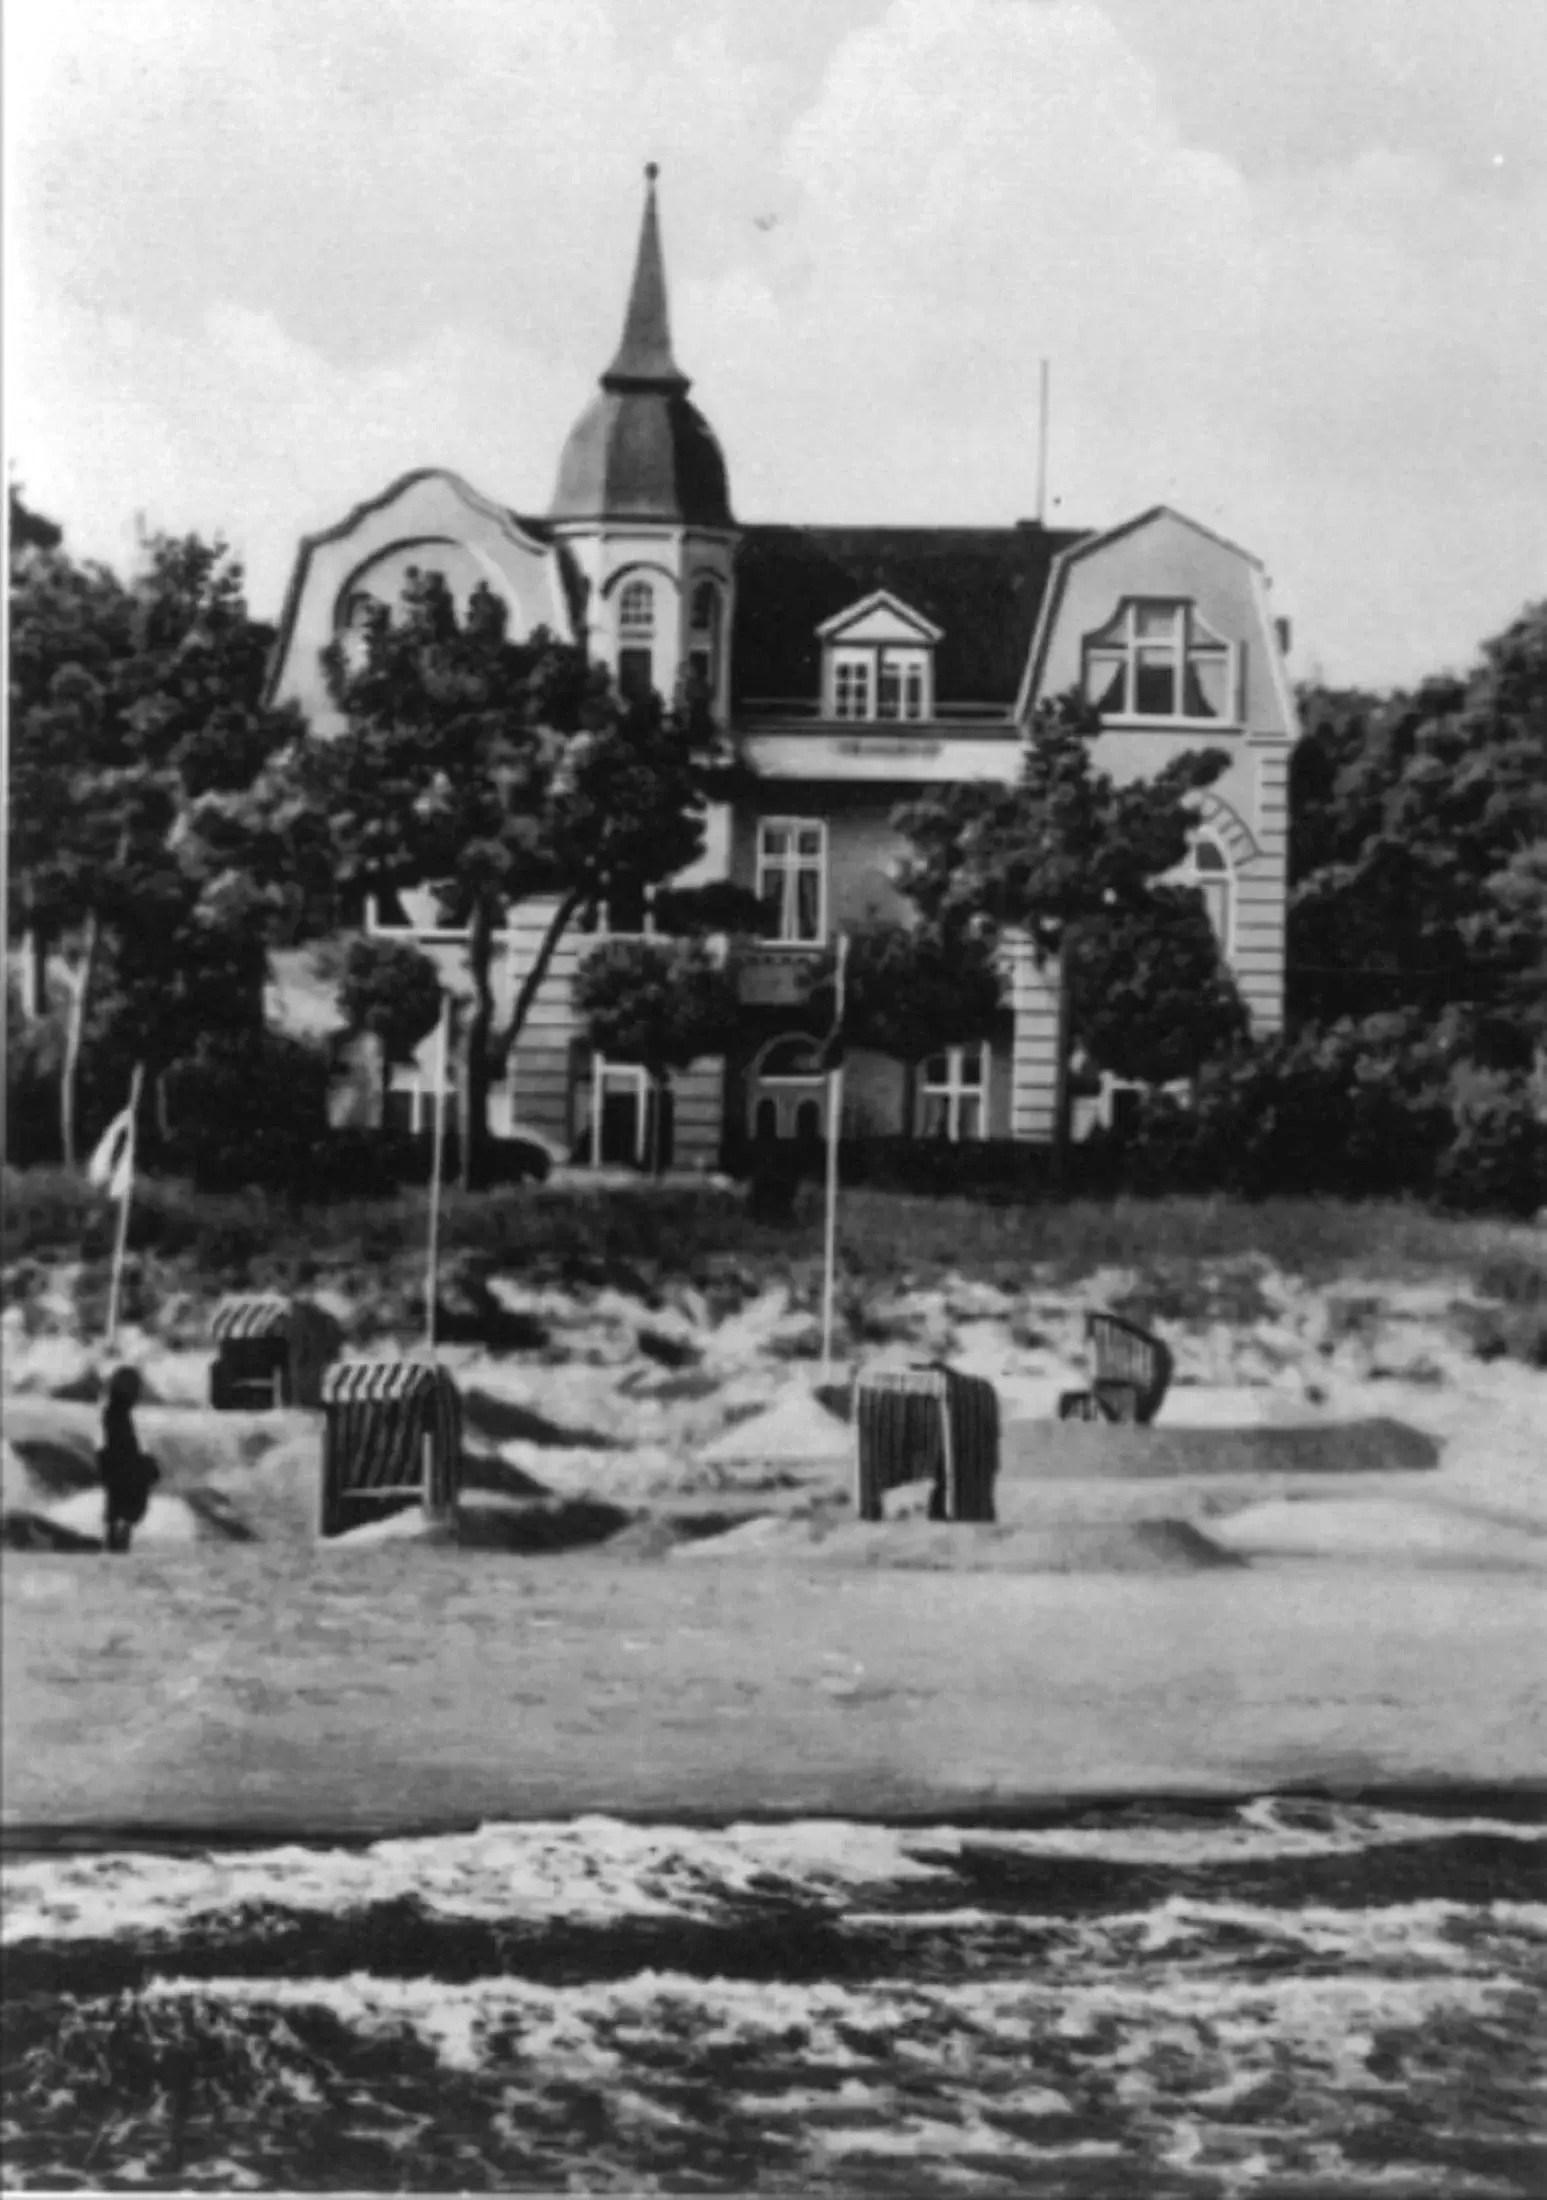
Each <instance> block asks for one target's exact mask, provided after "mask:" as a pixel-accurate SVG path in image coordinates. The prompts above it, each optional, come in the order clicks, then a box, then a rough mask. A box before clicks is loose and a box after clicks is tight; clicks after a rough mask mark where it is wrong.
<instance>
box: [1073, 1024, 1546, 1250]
mask: <svg viewBox="0 0 1547 2200" xmlns="http://www.w3.org/2000/svg"><path fill="white" fill-rule="evenodd" d="M1469 1044H1470V1040H1469V1036H1468V1034H1467V1032H1466V1031H1465V1030H1464V1029H1463V1028H1462V1027H1461V1025H1460V1023H1459V1021H1458V1020H1456V1019H1451V1020H1449V1021H1447V1020H1445V1019H1441V1020H1440V1021H1439V1022H1438V1023H1430V1022H1428V1021H1427V1020H1425V1019H1421V1018H1419V1017H1417V1016H1416V1015H1412V1014H1406V1015H1396V1016H1378V1017H1370V1018H1366V1019H1365V1020H1364V1021H1362V1022H1354V1021H1352V1020H1350V1021H1347V1022H1344V1023H1340V1024H1336V1025H1334V1026H1333V1027H1332V1028H1331V1029H1330V1030H1321V1031H1308V1032H1304V1033H1301V1034H1299V1035H1298V1036H1296V1037H1293V1038H1284V1039H1279V1040H1276V1041H1272V1042H1270V1043H1269V1044H1267V1045H1265V1046H1261V1047H1258V1048H1255V1049H1253V1050H1251V1051H1250V1052H1245V1053H1242V1054H1240V1055H1238V1056H1236V1057H1234V1058H1233V1059H1231V1060H1230V1061H1228V1062H1225V1063H1220V1064H1217V1065H1215V1066H1213V1067H1212V1068H1210V1069H1208V1070H1206V1071H1205V1072H1204V1074H1203V1075H1202V1077H1201V1078H1200V1079H1199V1081H1198V1085H1197V1088H1196V1092H1195V1095H1194V1099H1193V1103H1192V1105H1191V1106H1183V1105H1182V1104H1181V1103H1179V1102H1178V1101H1176V1100H1175V1099H1173V1098H1171V1097H1170V1096H1169V1095H1164V1094H1162V1095H1156V1096H1153V1097H1150V1098H1147V1099H1146V1100H1144V1101H1143V1102H1141V1104H1140V1105H1139V1107H1138V1108H1137V1110H1136V1111H1135V1112H1134V1114H1133V1115H1132V1117H1131V1118H1130V1119H1129V1121H1128V1122H1127V1123H1125V1124H1124V1126H1123V1127H1122V1129H1121V1130H1119V1131H1114V1132H1111V1133H1108V1134H1105V1135H1104V1136H1102V1137H1101V1138H1099V1139H1098V1140H1096V1141H1095V1142H1094V1143H1093V1145H1092V1148H1091V1150H1090V1152H1089V1153H1088V1155H1087V1156H1086V1157H1085V1160H1084V1174H1085V1180H1086V1183H1087V1185H1088V1187H1089V1188H1092V1189H1094V1188H1096V1186H1097V1184H1098V1183H1100V1184H1102V1185H1104V1186H1105V1188H1108V1189H1118V1188H1121V1189H1125V1190H1130V1191H1137V1192H1141V1193H1148V1194H1155V1193H1160V1192H1177V1191H1192V1192H1199V1191H1220V1192H1228V1193H1235V1194H1238V1195H1240V1196H1242V1197H1245V1198H1249V1199H1263V1198H1267V1197H1270V1196H1275V1195H1290V1196H1305V1195H1312V1196H1317V1195H1319V1196H1323V1197H1326V1196H1335V1197H1345V1198H1368V1197H1372V1196H1380V1197H1400V1196H1411V1197H1417V1198H1425V1199H1427V1198H1433V1199H1437V1200H1439V1201H1441V1202H1442V1203H1443V1204H1445V1205H1446V1206H1449V1207H1452V1208H1455V1209H1457V1210H1462V1211H1467V1212H1472V1213H1503V1214H1520V1215H1529V1214H1533V1213H1535V1212H1536V1210H1537V1209H1538V1208H1539V1207H1541V1206H1543V1205H1547V1124H1544V1123H1543V1122H1542V1121H1541V1120H1540V1119H1539V1114H1538V1110H1537V1105H1536V1102H1535V1100H1534V1098H1533V1094H1532V1090H1531V1086H1530V1082H1529V1080H1528V1078H1526V1077H1525V1076H1524V1075H1522V1074H1519V1073H1512V1072H1508V1071H1480V1070H1477V1069H1476V1068H1475V1067H1473V1065H1472V1062H1471V1058H1470V1056H1469V1054H1468V1053H1467V1051H1466V1050H1467V1048H1468V1046H1469Z"/></svg>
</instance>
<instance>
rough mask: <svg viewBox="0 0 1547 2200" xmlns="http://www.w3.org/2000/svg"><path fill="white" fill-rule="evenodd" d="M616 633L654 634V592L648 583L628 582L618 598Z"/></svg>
mask: <svg viewBox="0 0 1547 2200" xmlns="http://www.w3.org/2000/svg"><path fill="white" fill-rule="evenodd" d="M618 632H619V633H620V634H653V633H654V632H655V590H654V589H653V588H652V587H651V586H650V583H649V582H648V581H629V582H627V583H626V585H625V587H624V590H623V593H622V595H621V596H620V597H619V598H618Z"/></svg>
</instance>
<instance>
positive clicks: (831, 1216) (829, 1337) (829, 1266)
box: [822, 932, 849, 1384]
mask: <svg viewBox="0 0 1547 2200" xmlns="http://www.w3.org/2000/svg"><path fill="white" fill-rule="evenodd" d="M848 955H849V941H848V935H847V934H846V933H843V932H840V933H839V935H838V951H837V964H836V969H835V971H834V977H833V1005H834V1014H833V1030H834V1032H835V1034H836V1035H837V1037H838V1040H839V1043H840V1045H841V1043H842V1034H843V1009H844V965H845V963H846V962H847V961H848ZM842 1118H843V1061H842V1058H841V1056H840V1058H839V1060H838V1062H837V1063H836V1064H835V1065H834V1066H833V1067H832V1068H831V1069H829V1071H828V1073H827V1210H826V1214H825V1216H824V1228H823V1244H822V1381H823V1383H824V1384H825V1383H830V1382H831V1381H832V1379H833V1305H834V1300H835V1298H836V1295H837V1283H838V1134H839V1129H840V1126H841V1123H842Z"/></svg>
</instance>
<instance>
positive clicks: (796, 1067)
mask: <svg viewBox="0 0 1547 2200" xmlns="http://www.w3.org/2000/svg"><path fill="white" fill-rule="evenodd" d="M821 1074H822V1071H821V1066H820V1064H819V1063H818V1061H817V1052H816V1048H815V1046H814V1045H813V1044H812V1042H811V1041H810V1040H809V1039H805V1038H802V1037H800V1036H799V1035H798V1034H793V1033H792V1034H791V1036H790V1037H788V1038H785V1039H775V1040H774V1041H773V1043H772V1045H771V1046H769V1047H767V1048H766V1049H765V1050H764V1053H763V1058H762V1060H761V1062H760V1063H759V1064H758V1075H759V1076H760V1077H761V1078H762V1079H763V1081H764V1083H765V1084H771V1083H773V1082H775V1081H779V1082H783V1081H784V1080H785V1079H787V1078H792V1077H793V1078H799V1079H801V1080H802V1081H804V1080H805V1079H807V1078H810V1077H820V1076H821Z"/></svg>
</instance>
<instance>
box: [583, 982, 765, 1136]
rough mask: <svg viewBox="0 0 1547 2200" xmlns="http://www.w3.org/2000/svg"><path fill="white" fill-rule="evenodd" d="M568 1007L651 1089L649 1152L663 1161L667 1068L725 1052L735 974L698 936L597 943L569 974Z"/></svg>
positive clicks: (730, 1035)
mask: <svg viewBox="0 0 1547 2200" xmlns="http://www.w3.org/2000/svg"><path fill="white" fill-rule="evenodd" d="M575 1004H576V1006H577V1008H578V1009H579V1010H580V1013H581V1015H582V1016H583V1017H584V1019H585V1024H586V1030H587V1033H588V1035H589V1037H590V1040H591V1043H592V1045H593V1046H594V1047H596V1048H597V1050H598V1051H599V1052H600V1053H602V1054H605V1055H607V1056H608V1057H609V1058H610V1059H612V1060H614V1061H622V1062H638V1063H639V1064H640V1065H641V1066H642V1067H643V1068H644V1070H645V1071H646V1072H647V1074H648V1076H649V1078H650V1083H651V1088H652V1091H653V1094H654V1100H655V1105H654V1107H653V1109H652V1111H651V1122H652V1136H651V1141H650V1143H651V1157H652V1161H653V1164H654V1167H655V1171H656V1174H657V1175H659V1173H660V1171H661V1168H662V1166H663V1157H664V1139H663V1117H664V1114H665V1104H666V1095H667V1092H668V1090H669V1089H670V1081H671V1077H672V1075H673V1073H674V1072H679V1071H682V1070H687V1069H691V1067H692V1066H693V1064H694V1063H695V1062H697V1061H701V1060H702V1059H703V1058H704V1057H705V1056H707V1055H715V1054H728V1053H729V1052H730V1051H731V1049H732V1048H733V1047H734V1045H735V1043H736V1039H737V1036H738V1033H739V1030H740V1025H741V1001H740V995H739V992H738V989H737V985H736V979H735V974H734V971H733V970H731V969H730V968H728V967H727V966H726V964H724V963H723V962H721V961H718V960H717V959H716V958H715V957H714V955H713V954H711V952H710V951H709V949H708V948H707V947H706V946H705V945H704V943H703V942H702V941H701V940H694V939H686V940H659V939H628V940H624V939H620V940H604V941H603V942H602V943H601V945H600V946H598V947H594V948H593V949H592V950H591V952H590V954H589V955H587V956H586V958H585V960H584V961H583V962H582V963H581V965H580V967H579V969H578V970H577V971H576V973H575Z"/></svg>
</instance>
